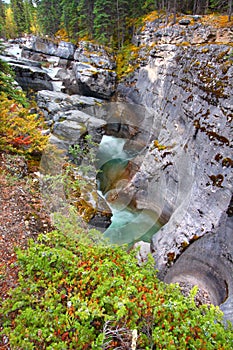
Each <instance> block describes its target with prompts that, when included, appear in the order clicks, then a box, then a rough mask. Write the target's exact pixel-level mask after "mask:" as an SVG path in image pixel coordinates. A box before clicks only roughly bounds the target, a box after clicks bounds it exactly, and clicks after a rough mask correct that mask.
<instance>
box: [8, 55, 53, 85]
mask: <svg viewBox="0 0 233 350" xmlns="http://www.w3.org/2000/svg"><path fill="white" fill-rule="evenodd" d="M2 59H3V60H5V61H7V63H9V65H10V66H11V68H12V69H13V71H14V72H15V80H16V81H17V83H18V84H19V85H20V87H21V88H22V89H23V90H25V91H29V90H34V91H40V90H44V89H46V90H53V85H52V79H51V77H50V76H49V75H48V74H47V73H46V72H45V71H44V70H43V69H41V65H40V64H39V63H37V62H33V61H30V60H24V59H22V60H21V59H14V58H11V57H5V56H2Z"/></svg>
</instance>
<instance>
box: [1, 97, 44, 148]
mask: <svg viewBox="0 0 233 350" xmlns="http://www.w3.org/2000/svg"><path fill="white" fill-rule="evenodd" d="M43 123H44V121H43V119H42V117H40V116H39V115H37V114H31V113H30V111H29V109H28V108H24V107H23V106H21V105H20V104H17V103H16V102H13V103H12V100H9V99H8V98H7V96H6V95H5V94H3V93H2V94H0V150H1V149H3V150H6V149H8V150H9V151H11V152H14V153H18V154H35V153H41V152H42V151H43V149H44V148H45V146H46V144H47V139H48V138H47V136H44V135H42V133H41V130H42V127H43Z"/></svg>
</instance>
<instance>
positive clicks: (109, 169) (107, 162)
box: [97, 136, 161, 244]
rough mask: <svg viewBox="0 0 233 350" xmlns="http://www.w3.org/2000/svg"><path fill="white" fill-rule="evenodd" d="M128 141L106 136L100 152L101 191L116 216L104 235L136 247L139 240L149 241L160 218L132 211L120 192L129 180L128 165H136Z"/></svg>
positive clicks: (155, 230)
mask: <svg viewBox="0 0 233 350" xmlns="http://www.w3.org/2000/svg"><path fill="white" fill-rule="evenodd" d="M126 141H127V140H125V139H122V138H116V137H113V136H103V139H102V142H101V143H100V146H99V150H98V153H97V159H98V168H99V169H100V173H99V175H98V177H97V180H98V185H99V190H100V192H101V195H103V196H104V197H105V199H106V200H107V202H108V205H109V207H110V208H111V210H112V214H113V216H112V219H111V221H112V222H111V225H110V226H109V227H108V228H107V230H106V231H105V232H104V236H105V237H106V238H108V239H109V240H110V242H111V243H116V244H125V243H127V244H133V243H134V242H136V241H140V240H143V241H146V242H150V239H151V237H152V235H153V234H155V233H156V232H157V231H158V230H159V229H160V227H161V225H160V224H159V223H158V222H157V219H158V215H157V214H156V213H155V212H152V211H150V210H146V209H142V210H138V209H135V208H133V207H132V205H130V200H129V199H126V198H125V197H124V193H122V191H121V190H122V188H123V187H124V186H125V185H126V184H127V183H128V181H129V179H128V178H127V175H126V174H125V170H126V169H127V165H128V164H129V162H133V156H132V153H133V152H132V150H129V151H128V150H127V151H125V150H124V145H125V143H126ZM134 156H135V155H134ZM118 194H119V196H118ZM113 199H114V200H113Z"/></svg>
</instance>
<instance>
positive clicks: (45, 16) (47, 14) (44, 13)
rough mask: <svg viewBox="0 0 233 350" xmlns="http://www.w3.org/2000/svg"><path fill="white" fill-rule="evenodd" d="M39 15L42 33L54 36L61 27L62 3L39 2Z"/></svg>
mask: <svg viewBox="0 0 233 350" xmlns="http://www.w3.org/2000/svg"><path fill="white" fill-rule="evenodd" d="M37 14H38V21H39V23H40V26H41V31H42V33H43V34H47V35H50V36H52V35H54V34H55V33H56V32H57V31H58V29H59V28H60V25H61V17H62V4H61V1H56V0H41V1H38V0H37Z"/></svg>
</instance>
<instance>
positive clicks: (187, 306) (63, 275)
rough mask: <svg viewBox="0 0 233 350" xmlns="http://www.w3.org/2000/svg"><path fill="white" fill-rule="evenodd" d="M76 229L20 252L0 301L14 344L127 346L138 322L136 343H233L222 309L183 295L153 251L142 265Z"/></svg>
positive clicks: (203, 347)
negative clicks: (166, 279) (159, 273)
mask: <svg viewBox="0 0 233 350" xmlns="http://www.w3.org/2000/svg"><path fill="white" fill-rule="evenodd" d="M65 221H66V219H65V218H63V227H65ZM73 230H74V232H75V233H72V227H71V226H69V231H66V230H64V232H59V231H53V232H51V233H48V234H47V235H46V236H45V235H42V236H40V237H39V240H38V241H37V242H33V241H31V242H30V245H29V248H28V250H26V251H19V252H18V263H19V265H20V267H21V275H20V278H19V286H18V287H17V288H16V289H15V290H13V291H12V293H11V297H10V298H9V299H8V300H6V301H5V303H4V305H3V313H4V315H5V322H4V331H3V332H4V333H5V334H6V335H7V336H8V337H9V339H10V343H11V348H12V349H34V348H40V349H75V350H79V349H80V350H83V349H90V348H92V349H102V348H104V346H105V344H108V349H115V348H117V347H122V348H123V346H126V344H128V345H127V346H126V348H130V346H131V345H130V344H131V342H132V334H133V330H137V344H136V345H137V348H139V349H151V348H152V347H154V348H156V349H165V348H166V349H174V350H177V349H180V350H183V349H195V350H198V349H199V350H211V349H213V350H216V349H219V350H220V349H224V350H230V349H231V344H232V341H233V335H232V329H231V328H230V327H229V328H225V327H224V326H223V324H222V323H221V320H222V314H221V312H219V309H218V308H215V307H214V306H211V307H208V306H202V307H200V308H197V307H196V306H195V304H194V303H193V297H194V296H193V294H194V292H195V291H193V292H192V296H191V298H186V299H185V298H184V297H183V296H182V295H181V293H180V292H179V288H178V287H177V286H175V285H168V286H167V285H165V284H163V283H162V282H160V281H159V280H158V279H157V277H156V271H155V270H154V267H153V265H154V261H153V259H152V257H149V261H148V263H147V264H145V265H144V266H138V264H137V260H136V258H135V256H136V252H135V251H131V252H130V253H129V252H127V250H126V249H124V248H122V247H118V246H110V245H107V244H106V242H104V241H102V240H101V239H99V234H98V235H97V236H95V233H93V232H92V233H90V232H88V231H85V229H81V228H79V229H77V228H73ZM78 231H79V232H80V235H78V234H77V233H76V232H78ZM93 242H95V244H93ZM97 242H99V243H97Z"/></svg>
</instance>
